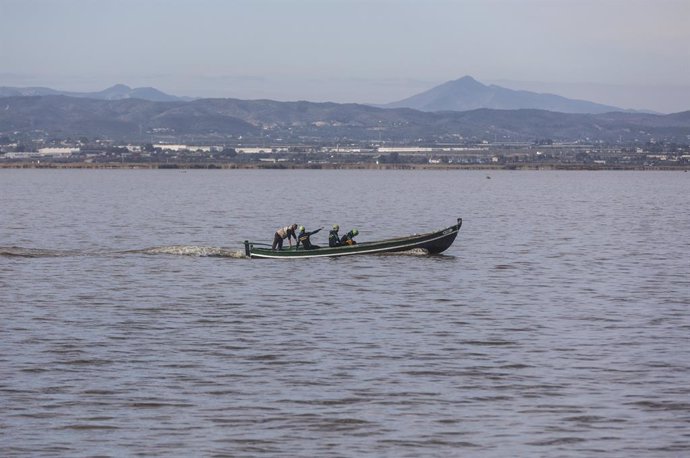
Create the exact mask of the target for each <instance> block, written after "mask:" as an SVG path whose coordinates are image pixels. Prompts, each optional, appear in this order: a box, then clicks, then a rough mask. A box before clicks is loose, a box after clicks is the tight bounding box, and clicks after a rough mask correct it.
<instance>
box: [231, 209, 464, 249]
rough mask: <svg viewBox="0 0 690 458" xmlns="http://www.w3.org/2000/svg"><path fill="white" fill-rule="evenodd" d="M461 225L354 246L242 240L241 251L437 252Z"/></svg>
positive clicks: (446, 244) (448, 244)
mask: <svg viewBox="0 0 690 458" xmlns="http://www.w3.org/2000/svg"><path fill="white" fill-rule="evenodd" d="M460 226H462V218H458V222H457V223H456V224H453V225H452V226H450V227H447V228H445V229H440V230H437V231H434V232H428V233H425V234H413V235H409V236H407V237H397V238H392V239H386V240H379V241H376V242H361V243H357V244H355V245H342V246H338V247H321V248H315V249H312V250H305V249H304V248H303V247H300V248H296V247H290V248H284V249H282V250H273V249H271V245H268V244H265V243H255V242H250V241H249V240H245V241H244V251H245V254H246V255H247V257H250V258H272V259H281V258H291V259H292V258H320V257H335V256H352V255H358V254H380V253H394V252H400V251H408V250H424V252H426V253H428V254H438V253H441V252H443V251H445V250H447V249H448V248H449V247H450V246H451V245H452V244H453V241H454V240H455V237H456V236H457V235H458V231H459V230H460Z"/></svg>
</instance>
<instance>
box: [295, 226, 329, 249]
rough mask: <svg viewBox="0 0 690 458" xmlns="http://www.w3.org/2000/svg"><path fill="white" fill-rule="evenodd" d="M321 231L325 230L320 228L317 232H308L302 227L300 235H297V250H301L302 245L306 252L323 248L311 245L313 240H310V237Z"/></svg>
mask: <svg viewBox="0 0 690 458" xmlns="http://www.w3.org/2000/svg"><path fill="white" fill-rule="evenodd" d="M321 229H323V227H320V228H318V229H317V230H315V231H311V232H306V231H305V229H304V226H300V227H299V234H298V235H297V249H299V246H300V244H302V246H303V247H304V249H305V250H315V249H316V248H321V247H320V246H318V245H314V244H313V243H311V240H309V237H311V236H312V235H314V234H316V233H317V232H319V231H320V230H321Z"/></svg>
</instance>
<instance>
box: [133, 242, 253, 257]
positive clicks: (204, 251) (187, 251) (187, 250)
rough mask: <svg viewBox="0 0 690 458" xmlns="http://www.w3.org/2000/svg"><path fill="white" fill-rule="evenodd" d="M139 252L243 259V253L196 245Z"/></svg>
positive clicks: (163, 247) (157, 248) (165, 247)
mask: <svg viewBox="0 0 690 458" xmlns="http://www.w3.org/2000/svg"><path fill="white" fill-rule="evenodd" d="M141 252H142V253H145V254H171V255H177V256H202V257H205V256H217V257H223V258H244V257H245V254H244V251H238V250H228V249H226V248H218V247H208V246H196V245H171V246H162V247H154V248H147V249H144V250H141Z"/></svg>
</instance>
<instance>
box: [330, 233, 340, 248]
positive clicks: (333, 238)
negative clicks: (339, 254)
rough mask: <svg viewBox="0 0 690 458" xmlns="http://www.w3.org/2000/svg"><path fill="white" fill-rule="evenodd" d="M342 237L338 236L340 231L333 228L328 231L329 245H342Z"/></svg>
mask: <svg viewBox="0 0 690 458" xmlns="http://www.w3.org/2000/svg"><path fill="white" fill-rule="evenodd" d="M340 245H341V243H340V237H338V231H336V230H332V231H330V232H329V233H328V246H330V247H334V246H340Z"/></svg>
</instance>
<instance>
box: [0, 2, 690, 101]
mask: <svg viewBox="0 0 690 458" xmlns="http://www.w3.org/2000/svg"><path fill="white" fill-rule="evenodd" d="M465 75H470V76H472V77H474V78H475V79H477V80H479V81H481V82H482V83H484V84H499V85H501V86H504V87H508V88H511V89H525V90H532V91H535V92H548V93H555V94H558V95H562V96H565V97H571V98H578V99H584V100H590V101H593V102H598V103H604V104H609V105H614V106H618V107H621V108H626V109H627V108H632V109H648V110H654V111H658V112H661V113H671V112H679V111H686V110H690V0H455V1H453V0H0V86H16V87H31V86H43V87H50V88H53V89H61V90H69V91H80V92H87V91H98V90H102V89H105V88H107V87H109V86H112V85H114V84H118V83H122V84H126V85H128V86H131V87H141V86H152V87H155V88H157V89H160V90H162V91H164V92H167V93H170V94H174V95H178V96H190V97H233V98H240V99H265V98H267V99H273V100H281V101H288V100H308V101H314V102H322V101H332V102H340V103H344V102H356V103H376V104H382V103H388V102H393V101H397V100H400V99H403V98H406V97H409V96H411V95H414V94H417V93H419V92H422V91H425V90H427V89H430V88H432V87H434V86H436V85H439V84H442V83H444V82H446V81H450V80H455V79H458V78H460V77H462V76H465Z"/></svg>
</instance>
